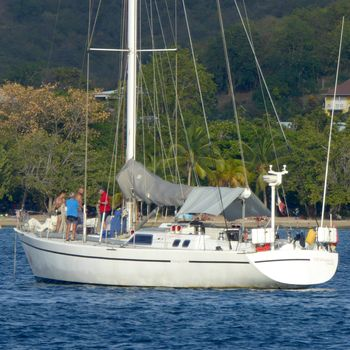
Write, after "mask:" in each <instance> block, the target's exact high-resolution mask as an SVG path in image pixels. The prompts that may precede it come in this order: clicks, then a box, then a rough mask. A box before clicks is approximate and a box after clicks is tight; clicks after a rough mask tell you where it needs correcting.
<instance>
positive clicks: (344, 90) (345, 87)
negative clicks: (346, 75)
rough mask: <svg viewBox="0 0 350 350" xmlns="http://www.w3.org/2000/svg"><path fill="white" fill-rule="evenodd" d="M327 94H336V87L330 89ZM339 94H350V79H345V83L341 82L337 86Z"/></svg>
mask: <svg viewBox="0 0 350 350" xmlns="http://www.w3.org/2000/svg"><path fill="white" fill-rule="evenodd" d="M325 95H326V96H333V95H334V88H333V89H329V90H328V91H327V92H326V93H325ZM337 96H350V79H349V80H346V81H344V83H342V84H339V85H338V86H337Z"/></svg>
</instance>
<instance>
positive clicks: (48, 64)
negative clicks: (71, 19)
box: [45, 0, 61, 80]
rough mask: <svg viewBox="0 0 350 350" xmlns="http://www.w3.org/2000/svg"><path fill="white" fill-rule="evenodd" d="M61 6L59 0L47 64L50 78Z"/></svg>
mask: <svg viewBox="0 0 350 350" xmlns="http://www.w3.org/2000/svg"><path fill="white" fill-rule="evenodd" d="M60 8H61V0H58V1H57V8H56V16H55V24H54V28H53V34H52V40H51V45H50V51H49V56H48V59H47V65H46V72H45V75H46V77H45V78H46V79H45V80H47V78H48V74H49V68H50V64H51V58H52V53H53V47H54V44H55V38H56V30H57V23H58V17H59V12H60Z"/></svg>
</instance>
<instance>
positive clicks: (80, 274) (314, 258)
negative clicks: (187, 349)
mask: <svg viewBox="0 0 350 350" xmlns="http://www.w3.org/2000/svg"><path fill="white" fill-rule="evenodd" d="M17 232H18V233H19V235H20V238H21V242H22V245H23V248H24V251H25V253H26V256H27V258H28V261H29V264H30V266H31V269H32V271H33V274H34V275H35V276H36V277H37V278H43V279H48V280H56V281H65V282H77V283H89V284H101V285H115V286H140V287H141V286H142V287H178V288H305V287H309V286H312V285H316V284H321V283H325V282H327V281H328V280H330V279H331V278H332V277H333V275H334V274H335V271H336V269H337V265H338V254H337V253H330V252H327V251H324V250H276V251H267V252H251V253H244V252H238V251H234V250H224V251H215V250H181V249H159V248H139V247H138V248H135V247H130V246H129V247H120V246H112V245H110V246H107V245H104V244H98V243H93V242H89V243H85V244H83V243H82V242H79V241H78V242H70V243H67V242H64V241H62V240H58V239H47V238H39V237H37V236H36V235H35V234H33V233H25V232H21V231H17Z"/></svg>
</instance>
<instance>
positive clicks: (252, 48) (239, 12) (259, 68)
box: [217, 0, 290, 149]
mask: <svg viewBox="0 0 350 350" xmlns="http://www.w3.org/2000/svg"><path fill="white" fill-rule="evenodd" d="M217 2H219V0H217ZM234 3H235V5H236V9H237V12H238V15H239V18H240V20H241V23H242V26H243V29H244V32H245V34H246V37H247V39H248V42H249V45H250V48H251V50H252V52H253V55H254V59H255V62H256V66H257V67H258V70H259V72H260V74H261V78H262V80H263V83H264V86H265V89H266V92H267V94H268V96H269V99H270V103H271V105H272V108H273V111H274V113H275V115H276V118H277V120H278V123H279V126H280V129H281V132H282V135H283V138H284V140H285V142H286V145H287V147H288V149H290V145H289V142H288V140H287V137H286V134H285V132H284V130H283V126H282V124H281V121H280V118H279V115H278V113H277V109H276V106H275V103H274V102H273V99H272V96H271V93H270V90H269V88H268V86H267V83H266V80H265V76H264V74H263V72H262V69H261V67H260V63H259V61H258V59H257V56H256V53H255V49H254V46H253V44H252V41H251V40H250V37H249V34H248V31H247V28H246V25H245V23H244V20H243V17H242V14H241V10H240V9H239V6H238V4H237V1H236V0H234Z"/></svg>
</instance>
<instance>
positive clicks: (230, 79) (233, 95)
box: [216, 0, 249, 187]
mask: <svg viewBox="0 0 350 350" xmlns="http://www.w3.org/2000/svg"><path fill="white" fill-rule="evenodd" d="M216 5H217V10H218V15H219V22H220V29H221V36H222V42H223V47H224V55H225V62H226V70H227V77H228V81H229V89H230V95H231V100H232V106H233V111H234V118H235V123H236V129H237V135H238V142H239V150H240V154H241V159H242V163H243V172H244V179H245V186H246V187H249V185H248V176H247V169H246V167H245V159H244V153H243V143H242V137H241V132H240V127H239V120H238V112H237V105H236V98H235V94H234V89H233V80H232V74H231V67H230V62H229V58H228V52H227V44H226V36H225V29H224V23H223V19H222V12H221V4H220V0H216Z"/></svg>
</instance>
